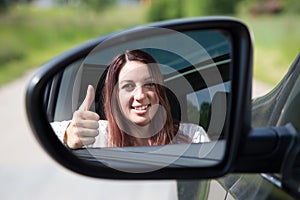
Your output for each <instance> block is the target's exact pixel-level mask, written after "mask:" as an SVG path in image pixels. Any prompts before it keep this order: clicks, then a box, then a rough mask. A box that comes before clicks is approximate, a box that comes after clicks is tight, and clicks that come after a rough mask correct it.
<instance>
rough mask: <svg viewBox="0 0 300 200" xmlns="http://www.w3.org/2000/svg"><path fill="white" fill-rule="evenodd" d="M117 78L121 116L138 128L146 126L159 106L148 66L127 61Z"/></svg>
mask: <svg viewBox="0 0 300 200" xmlns="http://www.w3.org/2000/svg"><path fill="white" fill-rule="evenodd" d="M118 78H119V82H118V89H119V103H120V107H121V110H122V112H123V115H124V116H125V117H126V118H127V119H128V120H130V121H131V122H133V123H135V124H137V125H139V126H145V125H148V124H149V123H150V121H151V119H152V118H153V116H154V115H155V113H156V111H157V108H158V106H159V98H158V95H157V93H156V90H155V83H154V80H153V78H152V77H151V74H150V73H149V70H148V66H147V65H146V64H144V63H142V62H139V61H128V62H127V63H126V64H125V65H124V66H123V68H122V69H121V71H120V73H119V77H118Z"/></svg>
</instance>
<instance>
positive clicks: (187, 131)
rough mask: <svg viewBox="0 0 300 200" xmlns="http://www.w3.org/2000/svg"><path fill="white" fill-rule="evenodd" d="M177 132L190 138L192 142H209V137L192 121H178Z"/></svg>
mask: <svg viewBox="0 0 300 200" xmlns="http://www.w3.org/2000/svg"><path fill="white" fill-rule="evenodd" d="M179 132H180V133H182V134H184V135H186V136H188V137H190V138H192V141H193V143H200V142H209V141H210V139H209V137H208V136H207V134H206V132H205V130H204V129H203V128H202V126H199V125H197V124H193V123H180V126H179Z"/></svg>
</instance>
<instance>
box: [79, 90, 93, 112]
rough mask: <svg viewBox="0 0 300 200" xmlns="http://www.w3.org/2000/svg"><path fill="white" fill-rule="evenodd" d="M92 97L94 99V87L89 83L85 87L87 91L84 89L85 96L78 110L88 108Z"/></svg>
mask: <svg viewBox="0 0 300 200" xmlns="http://www.w3.org/2000/svg"><path fill="white" fill-rule="evenodd" d="M94 99H95V89H94V87H93V86H91V85H89V86H88V88H87V91H86V96H85V98H84V101H83V102H82V104H81V106H80V107H79V110H81V111H87V110H89V109H90V107H91V105H92V103H93V101H94Z"/></svg>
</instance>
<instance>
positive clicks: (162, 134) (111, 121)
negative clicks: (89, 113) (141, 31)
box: [104, 50, 178, 147]
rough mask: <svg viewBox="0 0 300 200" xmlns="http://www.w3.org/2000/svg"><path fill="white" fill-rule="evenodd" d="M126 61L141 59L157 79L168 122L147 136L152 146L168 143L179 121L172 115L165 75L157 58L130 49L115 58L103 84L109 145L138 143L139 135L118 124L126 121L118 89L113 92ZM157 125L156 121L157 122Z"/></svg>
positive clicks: (133, 144)
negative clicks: (163, 76) (164, 79)
mask: <svg viewBox="0 0 300 200" xmlns="http://www.w3.org/2000/svg"><path fill="white" fill-rule="evenodd" d="M127 61H139V62H142V63H144V64H147V66H148V69H149V72H150V74H151V76H152V77H153V79H154V82H155V83H157V84H155V91H156V93H157V95H158V98H159V104H160V105H161V106H162V107H163V108H164V109H165V111H166V112H165V118H166V120H165V124H164V126H163V128H162V129H161V130H160V131H159V132H158V133H157V134H155V135H153V136H151V137H150V138H148V141H149V144H150V145H165V144H169V143H171V142H172V140H173V138H174V137H175V135H176V133H177V131H178V123H174V122H173V118H172V115H171V111H170V106H169V102H168V98H167V95H166V90H165V88H164V86H163V78H162V74H161V72H160V69H159V67H158V64H157V62H156V61H155V59H154V58H153V57H152V56H150V55H149V54H148V53H146V52H144V51H141V50H127V51H126V52H125V53H123V54H120V55H118V56H116V57H115V59H114V60H113V61H112V63H111V64H110V66H109V69H108V72H107V76H106V81H105V86H104V105H105V106H104V111H105V115H106V118H107V120H108V133H109V134H108V145H109V146H112V147H123V146H137V145H139V144H138V141H137V138H136V137H134V136H132V134H127V133H125V132H124V131H123V130H124V129H122V128H120V127H119V126H118V123H117V121H118V119H122V120H119V121H124V118H125V117H124V116H122V112H121V111H120V107H119V106H114V105H119V104H118V102H116V103H112V102H113V101H117V99H118V91H114V89H115V88H118V87H115V86H116V84H118V77H119V73H120V71H121V69H122V68H123V66H124V65H125V64H126V63H127ZM155 117H156V118H157V120H161V119H160V118H161V116H160V114H159V113H158V114H156V115H155ZM154 125H155V124H154Z"/></svg>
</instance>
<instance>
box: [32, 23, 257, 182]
mask: <svg viewBox="0 0 300 200" xmlns="http://www.w3.org/2000/svg"><path fill="white" fill-rule="evenodd" d="M133 49H135V50H136V49H138V50H141V51H143V52H146V53H147V54H149V55H151V56H152V57H153V58H154V59H155V60H156V62H157V63H158V64H157V65H158V69H159V71H160V73H161V75H162V77H163V80H162V81H160V80H156V79H155V78H153V79H155V81H154V82H153V80H152V79H151V80H152V82H151V84H153V83H154V85H160V86H155V87H157V88H160V89H157V88H156V92H157V91H158V90H163V91H164V92H163V93H165V94H166V96H167V100H166V102H168V106H165V105H164V104H162V103H161V99H163V97H160V98H161V99H160V102H159V104H158V105H159V106H158V107H159V108H163V109H165V111H162V113H168V112H169V111H168V108H170V115H172V118H167V117H165V118H166V119H165V120H161V121H155V120H154V118H153V120H151V121H153V123H154V124H152V126H153V127H160V128H158V129H159V130H158V131H157V132H159V133H164V130H165V129H164V128H165V123H167V122H166V121H168V120H171V121H172V123H170V124H171V125H170V127H171V126H172V124H176V125H177V126H178V127H179V128H178V127H177V129H176V130H178V131H176V133H175V136H172V137H171V138H170V140H169V142H168V143H157V145H143V146H139V145H131V146H130V145H127V146H118V145H116V146H114V145H107V146H106V145H105V144H109V141H110V139H109V138H110V137H111V133H110V132H109V131H107V133H106V136H105V137H106V138H105V137H102V140H101V141H102V142H103V141H106V140H107V141H108V142H104V145H99V146H95V145H94V146H92V147H90V146H89V145H87V146H83V147H82V148H79V149H73V148H69V147H68V145H67V144H66V143H65V141H64V133H65V130H66V129H63V133H62V134H61V135H59V134H58V133H57V131H55V129H53V123H55V122H59V123H60V122H63V121H70V120H72V115H73V113H74V111H76V110H77V109H78V107H79V105H80V104H81V103H82V101H83V100H84V97H85V94H86V88H87V87H88V85H93V86H94V87H95V88H96V94H97V95H96V101H95V102H94V103H93V105H92V107H93V108H92V109H91V110H92V111H94V112H97V113H98V114H99V116H100V118H101V119H102V120H106V121H107V119H106V115H107V113H108V112H107V111H104V110H105V107H106V106H107V105H106V103H107V101H106V103H105V102H104V101H102V100H103V98H102V95H103V94H104V90H103V88H104V86H105V84H106V83H107V81H110V79H109V78H107V75H106V73H107V70H108V69H109V67H111V66H110V65H111V61H112V60H113V58H114V57H115V56H116V55H118V54H120V53H122V52H125V51H126V50H133ZM150 71H151V70H150ZM151 73H152V71H151ZM151 73H150V74H151ZM132 74H133V75H134V76H133V77H139V76H140V75H141V74H140V73H136V74H135V72H132ZM153 77H157V76H153ZM157 79H158V78H157ZM138 83H140V82H138ZM251 83H252V41H251V35H250V33H249V30H248V28H247V26H246V25H245V24H243V23H242V22H240V21H238V20H236V19H233V18H218V17H212V18H193V19H183V20H172V21H166V22H160V23H155V24H149V25H145V26H140V27H135V28H131V29H128V30H124V31H121V32H117V33H112V34H109V35H106V36H103V37H99V38H96V39H94V40H91V41H89V42H87V43H84V44H82V45H80V46H78V47H76V48H74V49H71V50H70V51H68V52H66V53H63V54H61V55H59V56H58V57H56V58H54V59H53V60H51V61H49V62H47V63H46V64H44V65H43V66H42V67H41V68H40V70H39V71H38V72H37V73H36V74H35V75H34V76H33V77H32V79H31V80H30V82H29V84H28V89H27V94H26V109H27V115H28V120H29V122H30V125H31V127H32V130H33V132H34V134H35V136H36V138H37V139H38V141H39V142H40V144H41V145H42V146H43V147H44V149H45V150H46V151H47V153H48V154H49V155H50V156H51V157H52V158H53V159H55V160H56V161H57V162H59V163H60V164H62V165H63V166H65V167H67V168H68V169H70V170H73V171H75V172H78V173H81V174H84V175H88V176H92V177H99V178H112V179H115V178H117V179H182V178H184V179H187V178H213V177H219V176H223V175H225V174H226V173H228V172H230V171H232V170H233V168H234V167H235V166H234V163H235V162H236V159H237V156H238V153H237V151H238V149H239V143H240V141H241V140H243V139H246V138H247V134H248V133H249V132H250V130H251V125H250V118H251ZM147 84H148V82H147V83H145V85H147ZM143 86H144V85H143ZM147 87H150V86H147ZM151 87H152V86H151ZM153 87H154V86H153ZM119 93H120V92H119V90H118V89H117V94H119ZM157 93H158V92H157ZM112 94H114V93H112ZM111 99H112V101H115V100H116V99H117V98H111ZM119 99H120V98H119ZM119 99H118V101H120V100H119ZM165 99H166V98H165ZM118 101H117V100H116V102H118ZM149 105H150V104H149ZM166 105H167V103H166ZM147 106H148V105H147ZM132 107H133V106H132ZM139 109H141V108H139ZM145 109H146V108H145ZM112 112H113V111H112ZM138 112H139V114H140V115H141V111H138ZM143 112H146V111H143ZM155 114H156V113H155ZM165 115H166V116H167V114H165ZM126 116H128V115H125V117H124V118H126ZM155 116H156V115H155ZM114 120H116V118H114ZM126 120H128V119H126ZM99 123H100V122H99ZM105 123H106V122H105ZM108 123H111V121H109V120H108ZM106 124H107V123H106ZM109 127H110V126H109ZM118 127H120V125H118ZM174 127H175V125H174ZM174 127H173V128H174ZM173 128H171V129H172V130H173ZM120 129H122V128H120ZM137 130H138V129H136V132H137ZM161 130H162V131H161ZM174 130H175V128H174ZM199 130H204V131H205V134H204V135H205V136H204V137H206V138H207V139H195V138H197V137H198V138H201V137H202V136H203V135H201V134H200V133H199V132H201V131H199ZM122 131H123V132H124V134H128V133H129V132H131V133H132V132H134V133H136V132H135V131H133V129H132V128H130V129H129V131H128V130H127V129H126V130H124V129H122V130H121V132H122ZM187 133H189V134H187ZM196 133H197V134H198V135H197V134H196ZM99 134H100V135H101V134H103V133H102V132H100V133H99ZM154 135H155V134H154ZM162 135H163V134H162ZM183 135H184V137H186V138H187V139H186V140H182V139H178V138H180V137H181V136H183ZM61 136H62V137H61ZM177 136H178V137H177ZM132 137H133V136H132ZM151 137H155V136H152V135H151ZM151 137H150V136H149V137H147V138H146V139H148V141H152V140H151V139H152V138H151ZM176 137H177V139H176ZM103 138H104V139H103ZM189 139H190V140H189ZM133 140H134V141H137V140H135V139H133ZM153 141H154V140H153ZM178 141H180V142H178ZM194 141H197V142H194ZM96 143H97V141H96V142H95V144H96ZM100 143H101V142H100ZM100 143H99V144H100ZM101 144H102V143H101ZM133 144H135V143H133ZM150 144H155V143H154V142H153V143H151V142H150Z"/></svg>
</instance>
